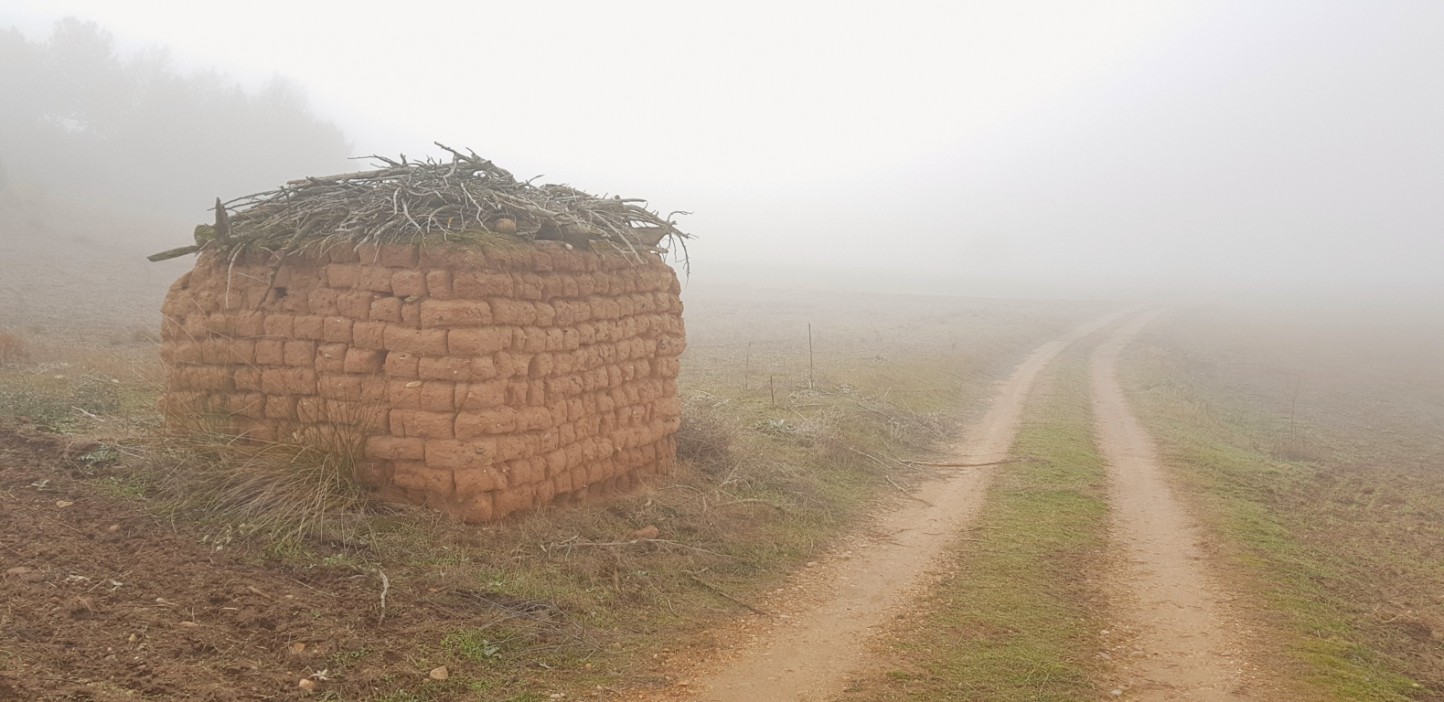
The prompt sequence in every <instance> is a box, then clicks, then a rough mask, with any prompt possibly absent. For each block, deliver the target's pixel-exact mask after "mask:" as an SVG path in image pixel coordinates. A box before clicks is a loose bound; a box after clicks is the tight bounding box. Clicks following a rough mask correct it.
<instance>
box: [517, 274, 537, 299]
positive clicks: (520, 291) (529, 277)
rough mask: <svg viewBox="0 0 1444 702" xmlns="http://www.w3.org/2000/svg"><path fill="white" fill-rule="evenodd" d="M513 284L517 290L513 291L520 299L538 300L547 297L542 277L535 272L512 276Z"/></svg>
mask: <svg viewBox="0 0 1444 702" xmlns="http://www.w3.org/2000/svg"><path fill="white" fill-rule="evenodd" d="M512 285H513V286H514V287H515V291H514V292H513V293H512V294H513V296H514V297H516V299H518V300H527V301H537V300H541V299H542V298H543V297H545V293H544V292H543V289H542V278H541V276H539V275H537V274H535V273H518V274H515V275H513V276H512Z"/></svg>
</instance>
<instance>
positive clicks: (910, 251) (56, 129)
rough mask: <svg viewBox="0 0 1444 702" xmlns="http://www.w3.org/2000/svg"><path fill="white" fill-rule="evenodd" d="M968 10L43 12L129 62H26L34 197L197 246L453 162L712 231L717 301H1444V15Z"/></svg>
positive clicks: (50, 1)
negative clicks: (327, 189) (477, 156)
mask: <svg viewBox="0 0 1444 702" xmlns="http://www.w3.org/2000/svg"><path fill="white" fill-rule="evenodd" d="M942 5H943V4H942V3H891V4H887V5H863V4H851V3H725V4H714V5H711V6H706V7H702V6H697V5H695V4H691V3H615V4H613V3H605V4H604V3H561V2H557V3H505V4H501V3H446V2H413V3H408V4H407V5H405V6H404V7H402V6H398V5H395V4H394V3H386V4H383V3H369V2H349V3H332V2H316V3H306V4H302V5H298V4H295V3H280V2H270V1H259V2H251V3H247V4H246V6H245V7H244V8H231V9H228V10H226V11H225V12H221V11H219V10H216V9H214V6H212V5H209V4H206V3H183V2H170V1H157V2H145V3H139V2H118V1H110V2H101V1H93V2H91V1H83V0H69V1H67V0H47V1H46V2H39V1H33V0H19V1H18V2H10V3H7V5H6V6H5V8H4V9H0V26H13V27H14V28H15V30H14V31H13V32H11V33H10V34H9V35H7V38H6V39H4V40H3V41H0V44H3V45H4V46H6V47H12V48H13V47H15V46H20V45H24V46H27V47H30V50H31V51H32V54H33V53H34V52H35V51H42V50H43V48H44V47H46V46H54V45H55V39H54V38H55V37H60V38H64V37H65V36H70V35H66V34H65V33H64V32H65V31H66V28H67V27H69V30H68V31H70V32H71V35H74V34H75V33H76V32H77V31H79V30H76V24H77V23H73V22H72V23H69V24H61V25H56V24H55V23H56V22H57V21H60V20H62V19H63V18H65V17H74V18H77V19H78V20H80V21H83V22H94V23H96V25H97V27H96V28H97V30H103V31H107V32H109V33H111V35H112V36H113V38H112V41H113V42H114V43H113V46H112V47H111V50H112V51H113V54H114V56H115V61H114V62H112V63H113V67H114V66H118V67H119V69H117V70H114V71H111V72H110V73H106V72H104V71H98V70H97V71H86V70H82V71H74V70H71V71H69V72H67V71H66V70H60V71H59V72H57V68H56V66H57V64H56V62H55V61H54V60H51V59H46V60H41V61H35V62H32V63H31V64H25V65H32V66H34V67H36V68H34V70H30V69H24V70H22V69H23V65H22V64H21V63H18V62H16V61H14V60H13V59H12V57H13V56H14V55H16V54H14V53H13V52H12V54H7V55H6V56H5V57H3V58H0V60H3V61H4V63H5V65H4V66H3V67H0V75H4V76H5V77H6V78H5V79H6V80H7V81H10V82H9V83H7V86H14V85H21V84H23V85H25V86H27V87H26V90H30V91H31V92H24V91H20V92H17V91H15V90H12V89H10V88H9V87H7V89H6V90H5V92H4V93H3V96H0V105H3V112H4V115H5V119H6V120H7V121H6V122H5V123H4V127H3V128H4V129H5V133H0V164H3V168H4V171H5V175H6V180H5V181H4V183H5V185H4V187H6V188H8V189H10V190H12V191H13V190H14V189H16V188H18V187H21V186H22V185H23V186H24V187H28V188H38V189H41V190H43V191H44V192H46V193H47V197H52V198H60V199H62V200H66V199H68V198H71V197H84V198H91V199H92V200H96V199H98V200H99V201H104V202H109V201H115V202H119V203H126V204H127V205H128V206H131V207H132V208H134V209H138V210H145V211H148V212H149V213H150V214H153V215H160V214H163V215H164V216H165V217H166V218H167V219H166V222H167V224H166V225H164V227H166V228H168V227H170V226H172V225H171V224H169V223H170V222H182V221H184V222H186V223H187V224H193V223H198V222H200V221H204V220H205V219H206V218H207V217H208V215H207V214H206V212H205V209H206V207H207V206H208V204H209V202H210V200H211V198H213V197H215V196H217V195H221V196H225V197H233V196H236V195H240V194H243V193H245V192H250V191H254V190H258V189H263V188H265V187H267V186H269V185H272V184H274V183H278V182H280V181H284V180H287V179H291V178H294V177H298V176H301V175H308V174H321V172H323V171H327V170H334V169H341V170H344V169H347V168H352V167H354V164H350V165H348V164H347V163H346V162H345V161H344V160H343V158H344V157H345V156H347V155H364V154H370V153H383V154H396V153H406V154H408V155H412V156H425V155H435V154H437V153H438V152H437V150H436V149H435V148H434V147H432V146H430V143H431V141H432V140H441V141H443V142H446V143H448V144H451V145H454V146H468V147H471V148H473V149H475V150H476V151H478V152H479V153H482V154H483V155H486V156H488V157H489V158H493V159H495V160H496V161H497V162H498V163H499V164H501V165H503V166H505V167H507V168H510V169H511V170H512V171H514V172H515V173H517V175H519V176H521V177H523V178H530V177H532V176H538V175H540V176H542V177H541V180H543V181H547V182H567V183H570V184H572V185H575V186H578V187H581V188H583V189H587V190H590V191H594V192H606V193H619V194H624V195H626V196H641V197H647V198H650V199H651V201H652V203H653V206H654V207H655V208H657V209H660V210H661V211H663V212H666V211H670V210H688V211H690V212H692V213H693V214H691V215H690V216H687V217H684V218H682V220H681V223H682V225H683V227H684V228H685V229H687V230H688V231H690V232H692V233H693V234H695V235H697V237H698V239H697V240H696V242H695V244H693V245H692V246H691V254H692V272H693V284H699V285H708V284H713V283H729V282H734V283H736V282H740V283H749V284H763V285H773V286H778V285H799V286H809V287H843V288H851V289H861V290H889V291H906V292H930V293H958V294H974V295H1039V296H1097V295H1109V296H1113V295H1125V294H1139V293H1144V292H1151V293H1169V294H1177V293H1189V292H1198V291H1205V292H1209V291H1219V290H1270V291H1288V292H1293V293H1309V292H1311V291H1321V290H1331V291H1335V292H1341V291H1342V292H1349V291H1360V290H1370V291H1387V292H1399V293H1406V294H1411V295H1415V296H1421V295H1423V296H1438V295H1440V294H1441V289H1444V288H1441V282H1440V276H1439V275H1438V269H1439V261H1444V243H1441V241H1444V236H1441V234H1444V226H1441V225H1444V198H1441V197H1440V196H1439V193H1441V192H1444V130H1441V128H1440V125H1441V124H1444V82H1441V81H1440V80H1439V78H1438V70H1439V67H1440V66H1444V41H1441V39H1444V5H1441V4H1439V3H1437V2H1432V1H1419V2H1403V1H1390V2H1363V1H1361V0H1360V1H1355V2H1319V1H1298V2H1285V1H1278V2H1265V3H1259V2H1172V3H1169V2H1153V1H1148V2H1098V3H1064V2H1018V1H1008V2H1002V1H999V2H966V3H955V4H953V5H954V6H952V7H944V6H942ZM57 27H59V29H57ZM81 34H83V32H82V33H81ZM47 42H49V44H47ZM72 43H73V42H72ZM92 48H94V47H93V46H92ZM7 50H9V49H7ZM42 53H43V51H42ZM76 53H77V52H71V54H70V55H72V57H73V55H74V54H76ZM80 53H83V52H80ZM52 58H53V57H52ZM89 60H91V61H92V62H93V65H94V66H109V65H112V63H107V62H106V61H103V60H100V59H97V58H96V57H95V56H93V55H92V56H91V57H90V59H89ZM61 68H64V67H63V66H62V67H61ZM27 71H29V72H27ZM80 78H84V81H82V82H84V83H85V85H80V84H79V83H78V82H77V81H79V79H80ZM161 78H164V80H161ZM147 81H148V82H147ZM158 83H165V84H166V85H168V86H170V88H169V89H168V90H166V91H158V90H147V89H142V87H144V86H153V85H155V84H158ZM78 86H79V87H78ZM87 86H88V87H87ZM82 88H83V89H82ZM77 91H79V92H80V93H83V100H81V102H75V99H76V98H75V96H76V94H77ZM67 96H68V97H67ZM67 99H71V100H72V102H71V103H65V100H67ZM87 101H88V102H87ZM81 103H83V106H84V109H85V110H87V112H86V113H85V114H87V115H117V114H122V113H123V116H124V117H125V118H124V119H119V118H117V119H116V121H115V123H114V124H110V123H106V124H105V130H102V129H101V126H102V122H101V121H98V120H99V118H95V119H96V120H97V121H94V122H86V121H85V120H84V119H82V118H81V117H77V116H76V115H75V114H71V112H74V111H75V110H76V109H78V108H76V107H75V105H78V104H81ZM54 105H61V106H62V108H63V109H61V108H54V109H52V108H51V107H47V106H52V107H53V106H54ZM66 105H69V106H66ZM42 107H44V108H46V109H50V110H51V111H50V112H48V113H45V114H46V115H47V116H45V117H44V118H43V119H41V120H40V121H39V122H36V121H35V120H31V122H28V123H35V124H45V125H48V128H49V129H50V131H49V132H48V133H47V135H45V136H43V138H42V137H37V136H35V135H31V134H22V133H20V132H19V131H17V128H16V127H15V126H14V125H17V124H22V123H27V122H25V121H24V119H25V118H27V117H26V116H27V115H29V116H32V117H33V116H34V114H36V112H35V111H36V109H39V108H42ZM65 110H71V112H66V111H65ZM76 114H78V113H76ZM17 115H18V116H17ZM85 119H89V118H85ZM202 145H208V146H207V148H202ZM31 192H33V191H31ZM187 216H189V217H190V220H186V219H185V217H187ZM192 220H193V221H192ZM174 226H175V227H176V228H175V230H174V231H172V232H170V233H169V236H168V238H167V240H169V241H174V242H175V244H176V245H179V244H183V243H186V240H187V238H188V236H189V229H188V228H187V227H186V226H182V225H180V224H176V225H174ZM146 231H147V232H149V233H151V234H154V233H155V232H154V228H147V229H146ZM0 236H4V237H11V238H12V239H13V238H14V237H17V236H19V234H17V233H16V230H15V229H13V228H12V229H7V230H6V231H4V232H0ZM149 243H150V242H147V245H149ZM137 253H139V254H144V253H148V251H138V252H137Z"/></svg>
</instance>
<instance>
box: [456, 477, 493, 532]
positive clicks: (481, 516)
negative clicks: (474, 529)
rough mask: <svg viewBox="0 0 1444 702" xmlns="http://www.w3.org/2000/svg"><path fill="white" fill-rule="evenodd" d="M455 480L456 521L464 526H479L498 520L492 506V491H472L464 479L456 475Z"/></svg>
mask: <svg viewBox="0 0 1444 702" xmlns="http://www.w3.org/2000/svg"><path fill="white" fill-rule="evenodd" d="M469 472H470V471H468V473H469ZM455 478H456V494H457V497H458V498H460V500H459V501H458V502H457V503H456V517H457V518H458V519H460V520H461V521H462V522H463V523H465V524H481V523H484V522H491V521H495V520H496V519H498V517H497V514H496V506H495V505H494V504H492V498H493V492H492V491H490V490H487V491H480V492H478V491H473V490H471V489H470V487H469V486H468V485H467V484H466V478H464V477H463V476H461V475H457V476H455Z"/></svg>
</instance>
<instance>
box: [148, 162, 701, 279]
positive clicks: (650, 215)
mask: <svg viewBox="0 0 1444 702" xmlns="http://www.w3.org/2000/svg"><path fill="white" fill-rule="evenodd" d="M437 146H439V147H441V148H442V149H445V150H446V151H447V152H449V153H450V154H451V156H452V158H451V161H449V162H444V161H436V160H432V159H427V160H426V161H422V162H415V161H412V162H408V161H406V159H405V157H402V160H401V161H394V160H392V159H389V158H385V157H381V156H372V157H371V158H374V159H376V160H378V161H380V162H382V163H384V164H385V167H383V168H379V169H377V170H372V171H362V172H357V173H345V174H341V175H334V176H326V177H308V178H302V179H300V180H293V181H290V182H288V183H286V184H285V185H284V186H282V187H280V188H278V189H275V190H270V191H266V192H262V193H256V194H254V195H246V196H244V197H240V198H236V199H234V200H231V201H230V202H225V203H221V202H219V201H217V206H216V223H215V225H214V226H211V225H201V226H199V227H197V228H196V245H195V246H186V247H182V248H178V249H171V250H170V251H164V252H161V253H158V254H155V255H153V256H151V257H150V259H151V260H152V261H160V260H165V259H167V258H175V257H177V256H183V255H186V254H189V253H196V252H198V251H201V250H207V249H210V248H212V247H219V248H221V249H222V250H225V251H241V250H266V251H273V252H277V253H286V252H289V251H295V250H298V249H301V248H308V247H314V246H318V245H320V246H329V245H333V244H346V245H351V246H354V245H356V244H365V243H375V244H388V243H405V242H412V241H417V240H423V239H428V238H434V239H435V240H438V241H476V240H478V239H479V238H481V237H487V236H492V237H496V236H503V237H511V238H514V239H520V240H560V241H565V242H567V243H569V244H572V245H574V246H579V247H593V246H605V247H607V248H609V249H614V250H619V251H622V252H626V253H630V254H639V253H641V252H644V251H654V252H660V251H666V248H665V247H664V246H663V242H664V240H675V241H676V242H677V243H678V244H680V245H681V247H682V249H683V253H684V254H685V250H686V242H685V240H686V239H687V238H688V235H687V234H685V233H683V232H682V231H681V230H679V229H678V228H677V226H676V223H675V222H673V221H672V219H671V217H672V215H677V214H686V213H685V212H673V213H672V215H669V216H668V217H667V218H663V217H661V216H660V215H659V214H657V213H655V212H652V211H650V210H648V209H647V208H646V207H645V206H643V203H644V202H645V201H644V200H637V199H622V198H620V197H614V198H602V197H596V196H594V195H589V194H587V193H585V192H582V191H580V190H577V189H575V188H572V187H569V186H566V185H540V186H536V185H532V184H531V183H530V182H521V181H518V180H517V179H516V177H515V176H513V175H512V174H511V173H509V172H508V171H506V170H504V169H502V168H499V167H497V166H496V165H495V164H493V163H492V162H491V161H488V160H486V159H483V158H481V157H479V156H477V155H476V153H475V152H471V151H470V150H468V152H467V153H465V154H463V153H461V152H459V151H456V150H454V149H451V148H449V147H447V146H445V145H443V144H440V143H438V144H437ZM669 243H670V242H669Z"/></svg>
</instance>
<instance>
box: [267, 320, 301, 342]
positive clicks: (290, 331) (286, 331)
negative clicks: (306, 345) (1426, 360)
mask: <svg viewBox="0 0 1444 702" xmlns="http://www.w3.org/2000/svg"><path fill="white" fill-rule="evenodd" d="M295 322H296V318H295V317H293V316H291V315H289V314H268V315H266V317H265V321H264V322H262V324H261V333H262V334H263V335H265V336H267V337H270V338H272V339H291V338H295V336H296V334H295V328H294V326H293V325H294V324H295Z"/></svg>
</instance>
